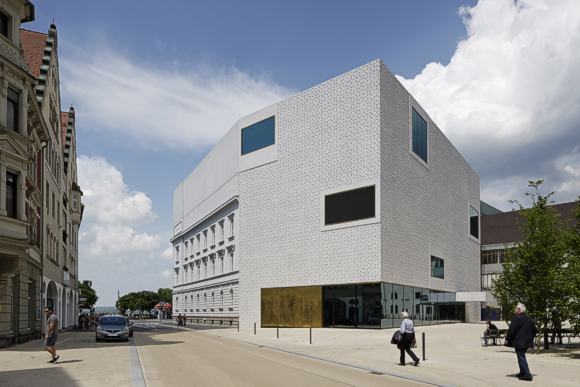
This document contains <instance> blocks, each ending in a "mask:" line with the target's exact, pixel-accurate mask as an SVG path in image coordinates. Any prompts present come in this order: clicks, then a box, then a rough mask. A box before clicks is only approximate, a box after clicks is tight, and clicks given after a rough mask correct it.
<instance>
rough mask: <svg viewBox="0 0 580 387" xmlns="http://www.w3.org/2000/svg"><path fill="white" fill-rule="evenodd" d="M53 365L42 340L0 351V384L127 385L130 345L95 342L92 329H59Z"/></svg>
mask: <svg viewBox="0 0 580 387" xmlns="http://www.w3.org/2000/svg"><path fill="white" fill-rule="evenodd" d="M56 349H57V353H58V354H59V355H60V356H61V357H60V359H59V361H58V363H57V364H49V363H47V361H48V360H50V355H49V354H48V352H46V351H44V349H43V341H42V340H34V341H29V342H27V343H24V344H19V345H15V346H13V347H10V348H8V349H3V350H1V351H0V386H10V387H33V386H45V387H48V386H55V387H56V386H58V387H78V386H83V387H84V386H87V387H93V386H95V387H103V386H116V387H119V386H130V385H131V373H130V348H129V345H128V344H127V343H120V342H119V343H116V342H115V343H106V344H102V343H95V333H94V332H63V333H61V334H60V335H59V339H58V342H57V345H56Z"/></svg>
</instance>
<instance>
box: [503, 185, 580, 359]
mask: <svg viewBox="0 0 580 387" xmlns="http://www.w3.org/2000/svg"><path fill="white" fill-rule="evenodd" d="M542 183H543V180H537V181H530V182H529V185H528V186H529V187H530V188H531V191H530V192H528V193H526V196H528V197H530V198H531V200H532V206H531V207H530V208H524V207H523V206H522V205H521V204H519V203H517V202H515V203H516V204H517V205H518V206H519V208H520V209H519V215H520V219H521V220H522V222H521V223H520V227H521V228H522V233H523V237H524V238H523V240H522V241H521V242H520V243H518V245H516V246H515V247H514V248H513V249H511V250H510V252H509V253H508V254H507V255H506V257H505V260H504V265H503V268H504V269H503V273H502V274H501V275H500V276H499V278H498V279H497V280H496V281H494V283H493V287H492V293H493V294H494V296H495V297H496V299H498V300H499V303H500V304H501V305H502V306H503V307H507V308H508V309H509V310H511V311H513V308H514V307H515V305H516V304H517V303H518V302H522V303H523V304H525V305H526V307H527V313H528V315H530V316H531V317H532V318H533V319H534V320H535V321H536V324H537V325H538V328H539V329H540V332H542V333H543V336H544V348H545V349H547V348H548V331H549V329H550V328H553V326H554V323H555V321H554V320H559V321H565V320H567V319H568V318H570V315H571V310H572V305H573V304H574V302H573V300H574V293H575V292H574V281H573V278H574V274H576V276H577V274H578V273H574V272H573V271H574V270H577V265H575V264H574V263H573V262H572V256H571V254H570V246H571V243H570V236H569V234H568V230H567V229H566V228H565V227H564V224H563V223H562V220H561V219H560V217H559V216H558V214H557V213H556V211H555V210H554V209H553V208H551V206H550V205H549V204H550V203H551V200H550V198H551V197H552V196H553V192H550V193H548V194H546V195H544V194H542V193H541V192H540V187H541V185H542ZM576 299H578V298H576Z"/></svg>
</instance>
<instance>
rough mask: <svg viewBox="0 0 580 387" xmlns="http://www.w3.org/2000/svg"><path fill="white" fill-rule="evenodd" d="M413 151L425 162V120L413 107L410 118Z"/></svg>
mask: <svg viewBox="0 0 580 387" xmlns="http://www.w3.org/2000/svg"><path fill="white" fill-rule="evenodd" d="M411 126H412V149H413V153H415V154H416V155H417V156H419V157H420V158H421V159H422V160H423V161H424V162H427V121H425V120H424V119H423V117H421V115H420V114H419V113H417V111H416V110H415V109H413V114H412V118H411Z"/></svg>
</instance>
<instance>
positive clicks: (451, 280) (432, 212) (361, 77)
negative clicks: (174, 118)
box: [173, 60, 480, 326]
mask: <svg viewBox="0 0 580 387" xmlns="http://www.w3.org/2000/svg"><path fill="white" fill-rule="evenodd" d="M413 108H414V109H415V110H416V111H418V112H419V113H420V114H421V116H422V117H423V118H424V119H425V120H426V121H427V140H428V141H427V142H428V146H427V149H428V156H429V158H428V162H424V161H423V160H421V159H420V158H419V157H418V156H417V155H415V154H414V153H413V151H412V150H411V140H410V137H411V124H410V122H411V121H410V120H411V109H413ZM271 116H274V117H275V143H274V145H271V146H267V147H264V148H263V149H259V150H257V151H254V152H251V153H248V154H245V155H242V153H241V151H240V142H241V131H242V129H243V128H246V127H248V126H249V125H252V124H254V123H256V122H260V121H262V120H264V119H267V118H268V117H271ZM230 152H231V153H230ZM212 159H214V160H217V159H220V160H223V159H227V161H226V162H225V163H223V162H220V163H212ZM234 164H235V166H234ZM225 169H227V170H228V171H229V172H228V173H226V174H225V175H224V178H223V181H222V182H221V184H220V183H219V182H218V183H217V186H220V187H221V188H220V189H219V190H217V191H215V192H220V190H222V189H227V188H226V187H227V184H226V183H225V182H226V177H227V182H228V184H229V183H231V185H232V187H230V188H229V189H230V190H231V192H235V195H236V196H237V204H238V207H237V214H236V217H237V219H238V223H237V227H239V235H236V245H237V247H236V254H238V257H239V289H240V292H239V318H240V324H241V325H242V326H251V325H253V323H254V322H256V323H257V324H258V325H260V323H261V321H260V318H261V317H260V316H261V310H260V308H261V294H260V292H261V289H264V288H280V287H298V286H312V285H317V286H321V287H322V286H328V285H342V284H365V283H374V284H377V283H384V282H389V283H394V284H401V285H408V286H415V287H423V288H427V289H433V290H437V291H447V292H472V291H479V290H480V284H479V275H480V274H479V248H480V247H479V246H480V245H479V240H478V239H477V238H473V237H472V236H470V234H469V227H470V224H469V215H468V214H469V206H470V205H471V206H473V207H475V208H479V177H478V176H477V174H476V173H475V172H474V171H473V170H472V169H471V167H470V166H469V165H468V164H467V163H466V161H465V160H464V159H463V158H462V157H461V155H460V154H459V153H458V152H457V150H456V149H455V148H454V147H453V146H452V145H451V143H450V142H449V140H448V139H447V138H446V137H445V136H444V135H443V134H442V133H441V132H440V131H439V129H438V128H437V127H436V125H435V124H434V123H433V122H432V121H431V120H430V119H429V118H428V115H427V114H426V113H425V112H424V111H423V109H421V107H420V106H419V105H418V104H417V103H416V102H415V101H414V99H413V98H412V97H411V96H410V95H409V93H408V92H407V91H406V90H405V89H404V88H403V86H402V85H401V84H400V83H399V82H398V81H397V80H396V79H395V77H394V76H393V75H392V74H391V73H390V72H389V71H388V70H387V69H386V67H385V66H384V65H383V64H382V63H381V62H380V61H379V60H376V61H373V62H371V63H368V64H366V65H364V66H361V67H359V68H357V69H355V70H352V71H350V72H348V73H346V74H343V75H341V76H339V77H336V78H334V79H331V80H329V81H327V82H324V83H322V84H320V85H317V86H314V87H312V88H310V89H308V90H306V91H304V92H301V93H298V94H296V95H294V96H292V97H290V98H288V99H286V100H284V101H282V102H279V103H277V104H275V105H272V106H269V107H267V108H265V109H262V110H260V111H258V112H256V113H253V114H251V115H250V116H247V117H244V118H243V119H240V120H239V121H238V122H237V123H236V125H235V126H234V127H233V128H232V129H231V130H230V132H228V134H227V135H226V136H225V137H224V139H223V140H222V141H221V142H220V143H219V144H218V145H216V147H215V148H214V150H213V151H212V152H211V153H210V155H208V157H207V158H206V159H204V161H203V162H202V163H201V164H200V166H198V168H196V170H195V171H194V172H193V174H192V175H191V176H190V177H189V178H188V179H187V180H186V181H185V182H184V183H182V185H180V186H179V187H178V188H177V190H176V193H175V196H174V208H175V209H177V211H174V221H175V223H174V225H175V227H176V229H174V235H175V236H174V238H173V243H174V245H178V244H179V243H182V242H181V240H182V237H183V236H184V235H185V231H181V230H184V225H183V223H184V219H186V217H187V215H186V214H187V213H188V211H185V210H183V208H184V207H186V206H188V205H189V206H192V207H195V208H197V207H198V206H197V207H196V205H195V203H196V201H200V200H202V201H203V200H204V199H201V198H211V196H212V195H214V194H215V193H212V194H211V195H208V193H209V191H208V192H205V193H204V192H200V190H199V189H197V190H196V189H195V188H194V189H193V191H192V192H190V193H187V192H186V190H185V189H184V186H185V185H188V184H189V186H191V187H207V184H206V183H205V181H207V179H208V176H212V177H213V178H215V176H216V175H222V174H223V173H224V170H225ZM210 171H211V172H210ZM226 175H227V176H226ZM234 185H235V187H234ZM368 186H373V187H374V192H375V193H376V200H375V212H374V216H373V217H372V218H370V219H363V220H357V221H351V222H345V223H339V224H332V225H327V224H325V204H324V203H325V197H326V196H328V195H332V194H334V193H340V192H345V191H349V190H353V189H357V188H360V187H368ZM210 191H211V190H210ZM193 192H195V193H193ZM212 192H213V191H212ZM225 196H227V195H225ZM192 197H195V199H193V200H192ZM208 201H209V200H205V201H203V204H204V205H205V206H206V207H205V209H204V210H203V211H200V212H199V215H197V217H196V218H195V219H201V217H203V216H208V215H207V214H209V213H211V212H212V211H215V209H216V208H218V205H219V201H213V204H210V203H208ZM188 203H189V204H188ZM191 203H193V204H191ZM188 224H190V225H194V224H195V221H189V223H188ZM180 227H181V228H180ZM431 255H435V256H438V257H444V259H445V277H444V279H438V278H433V277H432V276H431V262H430V260H431V258H430V256H431ZM178 266H183V265H182V264H181V263H180V265H178ZM179 270H181V269H179ZM176 283H177V282H176ZM174 290H175V291H176V292H179V286H175V287H174ZM383 309H384V308H383ZM387 309H388V308H387ZM466 309H468V308H466ZM477 310H479V305H477ZM386 313H387V312H386V311H385V314H386ZM467 313H469V311H467ZM467 319H471V318H470V317H468V318H467Z"/></svg>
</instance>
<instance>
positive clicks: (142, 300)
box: [115, 290, 163, 313]
mask: <svg viewBox="0 0 580 387" xmlns="http://www.w3.org/2000/svg"><path fill="white" fill-rule="evenodd" d="M160 301H163V300H161V296H160V295H159V293H158V292H152V291H149V290H142V291H140V292H131V293H127V294H125V295H123V296H122V297H120V298H119V299H118V300H117V303H116V305H115V306H116V307H117V309H118V310H119V311H121V313H125V311H127V310H131V311H136V310H138V311H140V312H141V313H142V312H143V311H149V310H151V309H153V307H154V306H155V305H156V304H157V303H159V302H160Z"/></svg>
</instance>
